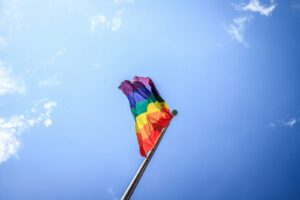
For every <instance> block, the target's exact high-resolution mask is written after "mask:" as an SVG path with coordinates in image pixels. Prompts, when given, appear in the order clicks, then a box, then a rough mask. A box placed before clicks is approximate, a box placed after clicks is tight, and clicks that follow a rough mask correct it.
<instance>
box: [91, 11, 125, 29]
mask: <svg viewBox="0 0 300 200" xmlns="http://www.w3.org/2000/svg"><path fill="white" fill-rule="evenodd" d="M124 11H125V10H124V9H122V10H119V11H117V12H116V14H115V15H114V16H113V17H112V18H111V19H109V18H108V17H107V16H105V15H102V14H97V15H95V16H93V17H91V18H90V30H91V32H92V33H95V32H96V31H97V29H98V28H99V27H103V28H108V29H110V30H111V31H117V30H119V29H120V28H121V27H122V24H123V17H122V16H123V13H124Z"/></svg>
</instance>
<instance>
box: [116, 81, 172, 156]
mask: <svg viewBox="0 0 300 200" xmlns="http://www.w3.org/2000/svg"><path fill="white" fill-rule="evenodd" d="M119 88H120V90H122V92H123V93H124V94H125V95H126V96H127V98H128V100H129V103H130V108H131V112H132V114H133V117H134V119H135V130H136V135H137V139H138V143H139V146H140V153H141V155H142V156H144V157H146V156H147V153H148V152H149V151H150V150H152V149H153V147H154V146H155V144H156V141H157V139H158V138H159V136H160V134H161V132H162V130H163V129H164V128H165V127H166V126H168V124H169V122H170V121H171V119H172V117H173V116H172V114H171V113H170V111H169V108H168V105H167V104H166V102H165V101H164V100H163V99H162V98H161V96H160V95H159V93H158V91H157V89H156V87H155V85H154V83H153V81H152V80H151V79H150V78H148V77H146V78H145V77H138V76H135V77H134V78H133V81H132V82H131V81H128V80H125V81H124V82H122V84H121V85H120V87H119Z"/></svg>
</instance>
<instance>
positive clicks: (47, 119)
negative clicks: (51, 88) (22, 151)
mask: <svg viewBox="0 0 300 200" xmlns="http://www.w3.org/2000/svg"><path fill="white" fill-rule="evenodd" d="M55 106H56V102H54V101H51V100H42V101H40V102H38V103H37V104H36V105H34V106H33V107H32V108H31V109H30V111H29V112H28V111H27V112H25V113H23V114H19V115H15V116H12V117H10V118H1V117H0V164H1V163H3V162H5V161H7V160H8V159H9V158H11V157H12V156H17V153H18V150H19V148H20V146H21V141H20V136H21V135H22V134H23V133H24V132H26V131H27V130H28V129H29V128H31V127H33V126H35V125H37V124H41V123H42V124H44V126H45V127H49V126H50V125H51V124H52V120H51V113H52V110H53V108H54V107H55Z"/></svg>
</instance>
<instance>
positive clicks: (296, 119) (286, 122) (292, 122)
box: [267, 113, 300, 128]
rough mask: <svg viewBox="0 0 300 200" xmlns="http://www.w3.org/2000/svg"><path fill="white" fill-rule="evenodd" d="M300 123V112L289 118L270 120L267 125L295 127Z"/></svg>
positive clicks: (271, 126)
mask: <svg viewBox="0 0 300 200" xmlns="http://www.w3.org/2000/svg"><path fill="white" fill-rule="evenodd" d="M299 123H300V116H299V113H298V115H296V116H293V117H290V118H287V119H280V120H275V121H272V122H269V123H268V124H267V127H269V128H284V127H286V128H293V127H295V126H296V125H298V124H299Z"/></svg>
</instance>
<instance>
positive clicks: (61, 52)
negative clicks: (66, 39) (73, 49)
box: [47, 47, 67, 65]
mask: <svg viewBox="0 0 300 200" xmlns="http://www.w3.org/2000/svg"><path fill="white" fill-rule="evenodd" d="M66 53H67V48H65V47H63V48H61V49H58V50H57V51H56V52H55V53H54V54H53V55H52V57H51V59H50V60H49V61H48V63H47V64H51V65H53V64H54V63H55V61H56V60H57V59H58V58H59V57H61V56H63V55H65V54H66Z"/></svg>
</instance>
